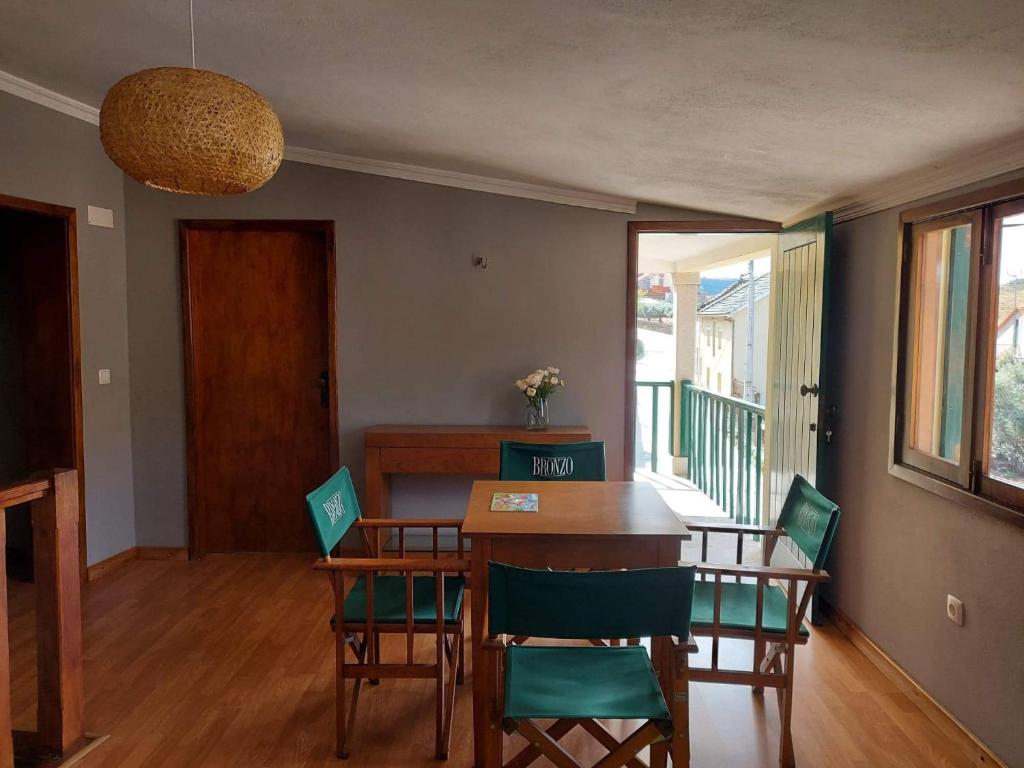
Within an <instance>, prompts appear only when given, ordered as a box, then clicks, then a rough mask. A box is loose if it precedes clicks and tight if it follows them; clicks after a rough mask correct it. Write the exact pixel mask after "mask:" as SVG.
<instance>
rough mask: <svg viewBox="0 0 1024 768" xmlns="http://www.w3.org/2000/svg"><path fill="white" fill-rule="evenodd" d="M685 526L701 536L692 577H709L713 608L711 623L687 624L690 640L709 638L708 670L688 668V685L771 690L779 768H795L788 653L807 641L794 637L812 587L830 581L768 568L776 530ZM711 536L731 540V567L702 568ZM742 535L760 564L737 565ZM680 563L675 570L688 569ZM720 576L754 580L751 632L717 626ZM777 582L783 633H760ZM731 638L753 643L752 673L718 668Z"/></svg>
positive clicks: (821, 574)
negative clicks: (756, 547) (783, 600)
mask: <svg viewBox="0 0 1024 768" xmlns="http://www.w3.org/2000/svg"><path fill="white" fill-rule="evenodd" d="M686 527H687V528H688V529H689V530H690V531H693V532H699V533H700V534H701V562H700V563H699V564H697V575H698V578H700V579H701V580H702V581H708V580H709V578H710V579H713V580H714V583H715V607H714V618H713V624H712V626H710V627H702V626H694V625H691V628H690V632H691V633H692V634H693V635H694V636H695V637H710V638H711V666H710V667H690V680H692V681H694V682H701V683H727V684H733V685H750V686H752V688H753V691H754V693H757V694H760V693H763V692H764V689H765V688H774V689H775V690H776V693H777V697H778V704H779V720H780V737H779V765H780V766H781V768H792V766H794V765H795V764H796V763H795V758H794V754H793V734H792V722H793V670H794V659H793V654H794V652H795V651H796V646H798V645H806V643H807V641H808V639H809V638H807V637H805V636H803V635H801V634H800V625H801V624H802V623H803V621H804V617H805V615H806V613H807V607H808V606H809V605H810V602H811V597H812V596H813V594H814V590H815V588H816V587H817V585H818V584H820V583H823V582H827V581H831V578H832V577H831V576H829V574H828V572H827V571H824V570H815V569H801V568H774V567H772V566H771V565H770V562H771V558H772V553H773V552H774V551H775V546H776V544H777V543H778V541H779V539H780V538H782V537H784V536H786V532H785V531H784V530H782V529H780V528H768V527H765V526H760V525H739V524H732V523H717V524H702V523H687V524H686ZM711 533H722V534H731V535H734V536H736V563H735V565H720V564H714V563H708V562H707V558H708V535H709V534H711ZM744 535H755V536H763V537H764V539H763V541H762V547H761V562H762V565H760V566H756V565H744V564H743V562H742V561H743V537H744ZM688 564H689V563H685V562H682V563H680V565H688ZM724 577H734V578H735V580H736V583H740V581H741V580H742V579H745V578H748V579H754V581H755V583H756V584H757V603H756V609H755V617H754V628H753V629H749V630H748V629H729V628H725V627H722V626H721V625H720V622H721V612H722V583H723V581H722V580H723V578H724ZM773 581H775V582H778V583H779V584H780V585H782V586H783V588H784V589H785V591H786V595H787V607H786V628H785V631H783V632H774V631H766V630H764V629H763V628H762V626H761V624H762V620H763V616H764V613H763V611H764V593H765V589H766V588H767V587H768V586H769V585H770V584H771V583H772V582H773ZM801 583H803V584H806V588H805V589H804V593H803V596H802V597H801V598H799V599H798V598H797V593H798V586H799V585H800V584H801ZM721 638H735V639H741V640H751V641H753V643H754V663H753V667H752V669H751V670H750V671H749V672H748V671H744V670H730V669H720V668H719V666H718V651H719V640H720V639H721Z"/></svg>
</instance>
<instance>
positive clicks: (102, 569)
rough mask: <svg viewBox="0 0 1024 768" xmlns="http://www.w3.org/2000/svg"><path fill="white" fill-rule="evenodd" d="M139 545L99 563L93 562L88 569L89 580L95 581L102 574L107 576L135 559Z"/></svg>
mask: <svg viewBox="0 0 1024 768" xmlns="http://www.w3.org/2000/svg"><path fill="white" fill-rule="evenodd" d="M137 552H138V547H131V548H129V549H126V550H125V551H124V552H118V553H117V554H116V555H111V556H110V557H108V558H107V559H106V560H100V561H99V562H98V563H93V564H92V565H90V566H89V568H88V569H87V574H88V579H89V581H95V580H96V579H98V578H100V577H101V576H106V575H107V574H109V573H111V572H112V571H116V570H117V569H118V568H120V567H121V566H122V565H124V564H125V563H127V562H129V561H131V560H134V559H135V558H136V557H137Z"/></svg>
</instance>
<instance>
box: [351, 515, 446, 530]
mask: <svg viewBox="0 0 1024 768" xmlns="http://www.w3.org/2000/svg"><path fill="white" fill-rule="evenodd" d="M463 522H465V521H463V520H462V519H461V518H458V517H438V518H423V519H421V520H395V519H393V518H390V517H389V518H379V517H374V518H370V519H367V518H365V517H361V518H359V519H358V520H356V522H355V523H354V525H353V527H354V528H458V529H459V530H462V523H463Z"/></svg>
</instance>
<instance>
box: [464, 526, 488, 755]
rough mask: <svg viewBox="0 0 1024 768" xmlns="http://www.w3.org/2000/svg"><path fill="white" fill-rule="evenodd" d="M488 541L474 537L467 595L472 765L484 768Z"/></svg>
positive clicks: (486, 723) (486, 724)
mask: <svg viewBox="0 0 1024 768" xmlns="http://www.w3.org/2000/svg"><path fill="white" fill-rule="evenodd" d="M490 551H491V542H490V541H489V540H487V539H478V538H474V539H473V551H472V555H471V561H472V571H471V573H472V583H471V585H470V589H469V596H470V624H471V626H472V631H471V640H472V649H473V667H472V677H473V765H474V766H476V768H483V766H484V755H485V752H486V748H485V741H486V733H487V726H488V722H487V720H488V718H487V682H488V675H487V673H486V670H485V669H484V666H485V665H484V658H483V656H484V653H483V648H482V647H481V643H482V642H483V640H484V637H483V634H484V616H485V615H486V611H487V560H488V559H489V557H490Z"/></svg>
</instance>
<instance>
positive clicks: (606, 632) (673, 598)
mask: <svg viewBox="0 0 1024 768" xmlns="http://www.w3.org/2000/svg"><path fill="white" fill-rule="evenodd" d="M695 571H696V568H695V566H688V567H681V568H640V569H636V570H632V571H589V572H586V573H577V572H575V571H549V570H533V569H530V568H518V567H516V566H512V565H505V564H504V563H495V562H491V563H488V578H489V582H488V586H487V594H488V598H489V600H488V602H489V603H490V606H489V612H488V621H489V628H490V631H491V632H492V633H494V634H508V635H527V636H529V637H547V638H554V639H561V640H590V639H597V638H615V637H663V636H666V635H675V636H677V637H682V638H686V637H688V636H689V634H690V606H691V603H692V602H693V576H694V573H695Z"/></svg>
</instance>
